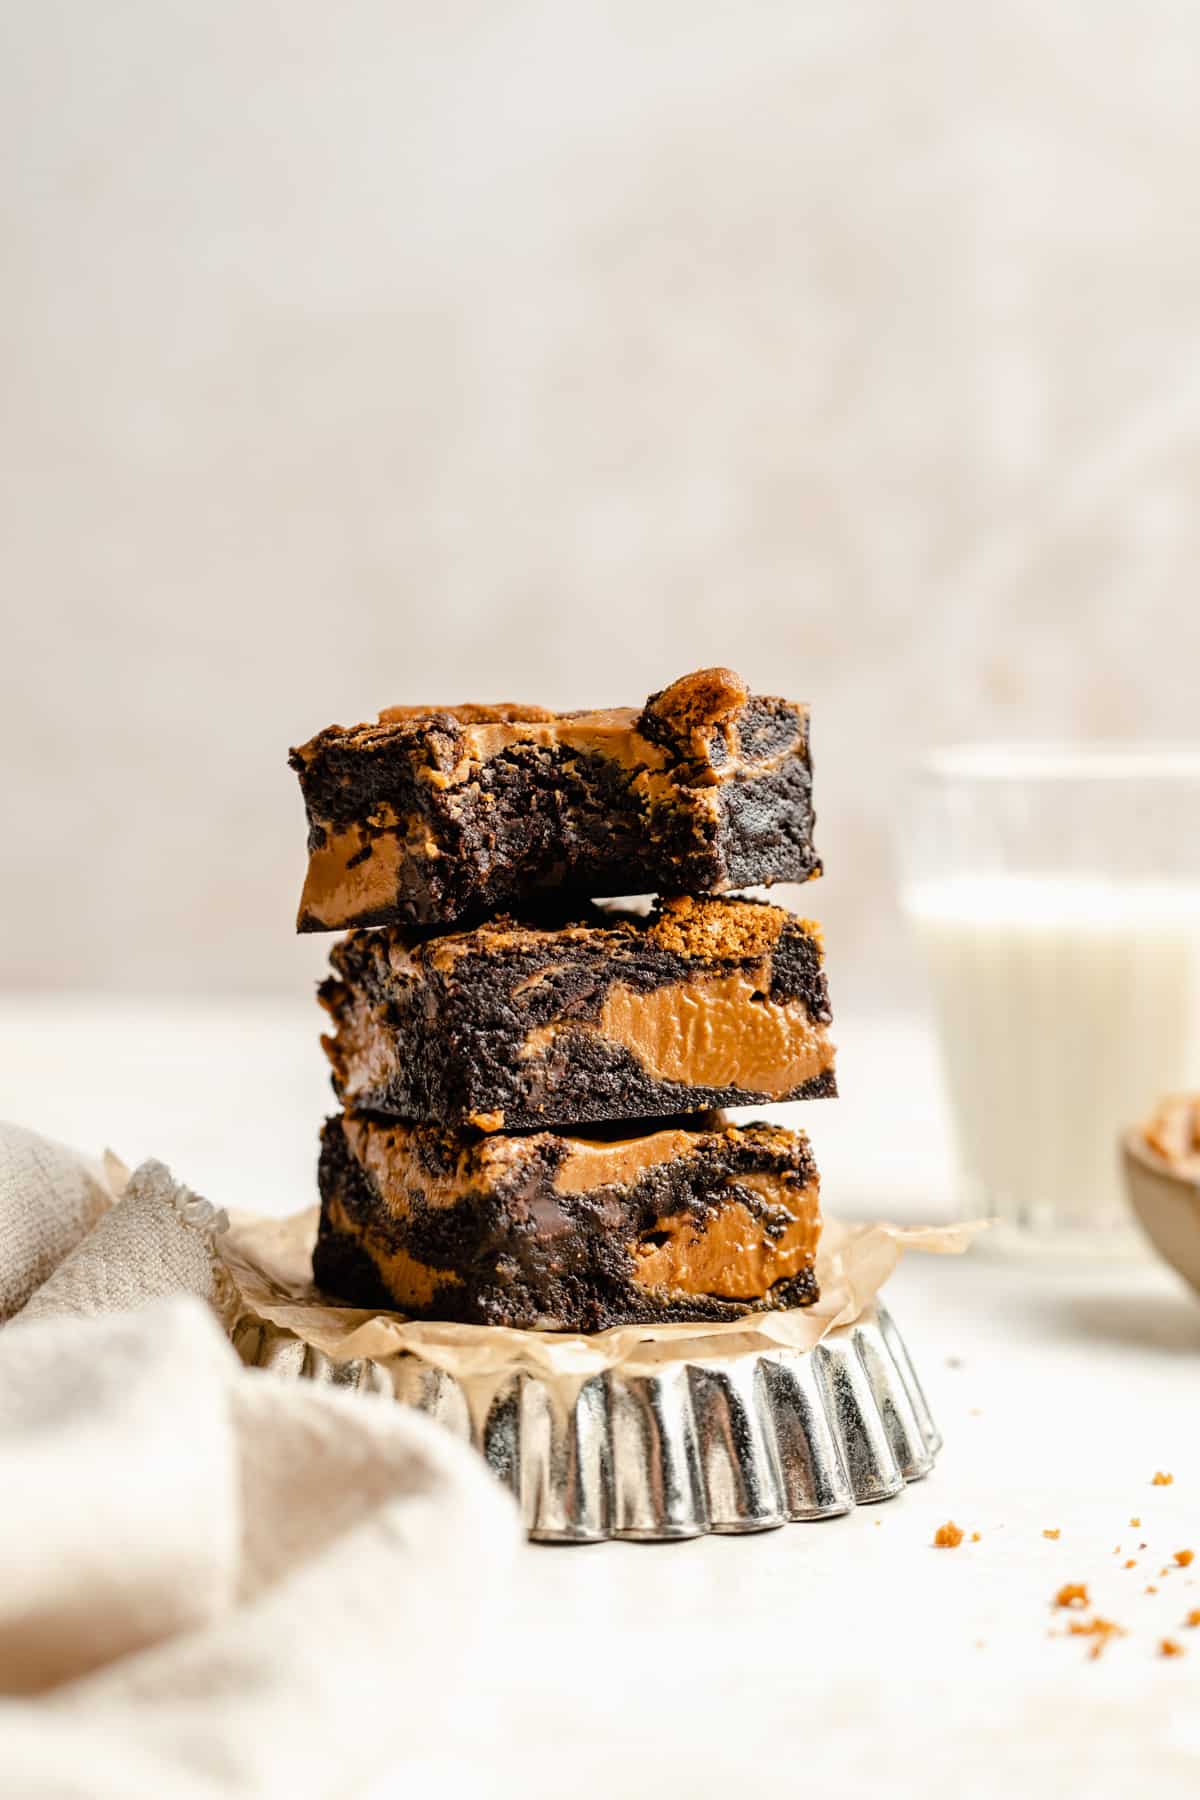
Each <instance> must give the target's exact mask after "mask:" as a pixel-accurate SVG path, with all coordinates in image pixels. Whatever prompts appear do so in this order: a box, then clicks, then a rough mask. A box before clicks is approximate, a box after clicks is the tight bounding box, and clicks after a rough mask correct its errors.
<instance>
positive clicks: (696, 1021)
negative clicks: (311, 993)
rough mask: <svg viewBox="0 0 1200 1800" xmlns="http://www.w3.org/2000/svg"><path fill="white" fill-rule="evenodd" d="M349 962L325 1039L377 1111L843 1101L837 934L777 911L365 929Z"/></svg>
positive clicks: (339, 1083) (498, 1123)
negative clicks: (824, 939) (830, 978)
mask: <svg viewBox="0 0 1200 1800" xmlns="http://www.w3.org/2000/svg"><path fill="white" fill-rule="evenodd" d="M331 960H332V963H333V966H334V969H335V970H336V975H335V976H333V977H331V978H330V979H329V980H327V981H326V982H325V983H324V984H323V986H322V988H321V990H320V997H321V1000H322V1003H323V1004H324V1006H325V1007H326V1008H327V1010H328V1012H329V1014H330V1017H331V1019H332V1021H333V1025H334V1030H333V1033H332V1035H330V1036H328V1037H326V1038H324V1039H323V1040H322V1041H323V1043H324V1045H325V1049H326V1051H327V1053H328V1055H329V1059H330V1062H331V1064H332V1069H333V1084H334V1090H335V1092H336V1093H337V1095H338V1098H339V1099H340V1100H341V1101H342V1102H343V1103H344V1104H349V1105H354V1106H357V1107H359V1108H361V1109H366V1110H370V1111H375V1112H381V1113H386V1114H389V1115H393V1116H395V1117H398V1118H408V1119H416V1120H424V1121H440V1122H442V1123H444V1124H447V1125H452V1126H458V1125H464V1124H474V1125H476V1126H478V1127H480V1128H481V1129H483V1130H491V1131H495V1130H501V1129H505V1130H514V1129H523V1128H529V1127H535V1126H538V1125H540V1124H542V1123H544V1122H545V1121H546V1120H547V1119H554V1120H566V1119H570V1120H573V1121H575V1122H577V1123H578V1122H584V1121H591V1120H602V1119H623V1118H625V1119H638V1118H654V1117H662V1116H664V1115H667V1114H671V1113H684V1112H700V1111H704V1110H706V1109H708V1108H712V1107H715V1106H753V1105H758V1104H761V1103H764V1102H771V1103H774V1102H778V1101H783V1100H798V1099H809V1098H814V1097H816V1096H819V1095H826V1094H833V1093H835V1092H836V1083H835V1076H834V1046H833V1044H832V1042H831V1041H830V1037H829V1032H828V1026H829V1023H830V1016H831V1015H830V1008H829V995H828V990H827V987H826V983H825V973H824V968H823V961H822V947H821V937H820V932H819V929H818V927H817V926H816V925H814V924H812V923H811V922H810V921H808V920H804V919H797V918H794V917H793V916H792V915H791V914H790V913H787V912H784V911H783V910H782V909H781V908H780V907H777V906H769V905H767V904H765V903H764V902H761V901H753V900H714V899H692V898H680V899H667V900H664V901H662V902H661V903H660V904H659V906H658V907H657V908H656V909H655V911H654V912H652V913H651V914H650V915H649V916H647V917H634V916H632V915H629V914H621V913H613V912H607V913H606V912H604V911H601V910H600V909H599V908H595V907H593V908H589V909H581V910H580V912H579V913H578V914H577V915H576V916H575V917H573V918H570V917H567V916H565V915H563V914H561V913H560V914H559V915H558V916H557V917H556V918H546V917H543V918H542V919H540V920H538V921H537V922H520V921H517V920H514V919H512V918H500V919H496V920H493V921H492V922H490V923H489V924H487V925H482V926H479V927H476V928H475V929H473V930H470V931H460V932H452V933H448V934H446V935H443V936H439V937H433V938H430V937H422V936H420V935H419V934H414V933H413V932H412V931H411V930H410V931H407V932H406V931H404V930H402V929H400V928H398V927H392V928H390V929H387V930H383V931H359V932H352V933H351V934H350V935H349V936H348V937H347V938H345V939H344V940H342V941H341V942H339V943H338V944H336V945H335V946H334V949H333V952H332V957H331Z"/></svg>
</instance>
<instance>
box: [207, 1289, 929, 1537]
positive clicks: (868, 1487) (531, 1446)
mask: <svg viewBox="0 0 1200 1800" xmlns="http://www.w3.org/2000/svg"><path fill="white" fill-rule="evenodd" d="M234 1343H235V1346H236V1347H237V1350H238V1352H239V1354H240V1355H241V1357H242V1360H243V1361H244V1362H247V1363H250V1364H252V1365H256V1366H259V1367H263V1368H269V1369H273V1370H276V1371H278V1372H281V1373H284V1374H289V1375H294V1376H298V1377H304V1378H307V1379H309V1380H313V1381H326V1382H330V1383H332V1384H334V1385H337V1386H342V1387H351V1388H361V1389H365V1390H367V1391H370V1392H375V1393H379V1394H393V1395H394V1396H395V1397H396V1399H398V1400H400V1401H402V1402H404V1403H406V1404H408V1405H410V1406H416V1407H418V1408H419V1409H420V1410H421V1411H422V1412H425V1413H428V1414H429V1415H430V1416H431V1417H432V1418H435V1419H438V1420H439V1421H441V1422H442V1423H443V1424H445V1425H447V1426H449V1427H450V1429H451V1430H453V1431H455V1432H456V1433H457V1434H458V1435H459V1436H460V1437H462V1438H465V1439H467V1440H468V1441H469V1442H471V1443H473V1444H474V1445H475V1446H476V1448H477V1449H478V1450H479V1451H480V1452H481V1453H482V1454H483V1456H484V1457H485V1458H486V1460H487V1462H488V1464H489V1466H490V1467H491V1468H492V1470H493V1471H494V1473H495V1474H496V1475H497V1476H499V1478H500V1479H501V1481H503V1482H504V1483H505V1485H506V1486H507V1487H509V1488H510V1489H511V1490H512V1492H513V1494H514V1495H515V1497H516V1499H517V1501H518V1504H519V1505H520V1508H521V1513H522V1516H523V1518H524V1522H525V1527H526V1530H527V1531H528V1533H529V1536H530V1537H531V1538H532V1539H534V1540H535V1541H536V1542H539V1543H555V1544H590V1543H598V1542H602V1541H604V1540H605V1539H610V1538H623V1539H632V1540H637V1541H642V1542H658V1541H662V1540H669V1539H676V1538H693V1537H699V1536H701V1535H702V1534H703V1533H705V1532H709V1531H712V1532H726V1533H736V1532H751V1531H770V1530H773V1529H775V1528H776V1527H778V1526H780V1525H786V1524H788V1523H790V1522H793V1521H797V1522H798V1521H802V1520H812V1519H829V1518H834V1517H836V1516H837V1515H839V1514H841V1513H847V1512H850V1511H851V1510H852V1509H853V1508H854V1507H855V1506H862V1505H867V1504H871V1503H873V1502H876V1501H880V1500H890V1499H892V1498H893V1497H894V1496H895V1495H896V1494H899V1493H900V1492H901V1491H902V1490H903V1488H904V1485H905V1483H906V1482H909V1481H918V1480H920V1478H921V1477H922V1476H923V1475H927V1474H928V1473H929V1471H930V1469H932V1467H933V1463H934V1458H935V1457H936V1455H937V1452H938V1451H939V1449H940V1448H941V1438H940V1436H939V1435H938V1432H937V1428H936V1427H935V1425H934V1423H933V1419H932V1417H931V1416H930V1412H929V1407H928V1405H927V1403H926V1400H925V1396H924V1394H923V1393H922V1391H921V1384H920V1382H919V1381H918V1379H917V1376H916V1373H915V1371H914V1369H913V1366H912V1362H911V1360H910V1358H909V1355H908V1351H907V1350H906V1348H905V1346H904V1342H903V1339H902V1338H901V1336H900V1333H899V1331H898V1330H897V1329H896V1326H895V1325H894V1323H893V1322H892V1319H891V1317H890V1315H889V1314H888V1313H887V1312H886V1311H885V1309H884V1308H883V1307H882V1306H880V1305H879V1304H878V1302H876V1303H875V1304H873V1305H871V1306H869V1307H868V1308H867V1310H866V1311H865V1312H864V1313H863V1314H862V1316H861V1317H860V1318H859V1319H858V1320H857V1321H856V1322H855V1323H854V1324H853V1325H845V1326H841V1327H838V1328H836V1329H835V1330H833V1331H831V1332H830V1333H829V1334H828V1335H827V1336H826V1337H825V1338H823V1339H822V1341H821V1342H820V1343H819V1344H817V1345H815V1346H814V1347H813V1348H812V1349H809V1350H793V1349H785V1348H772V1349H767V1350H763V1349H761V1348H756V1349H755V1350H753V1351H750V1352H747V1351H745V1350H744V1349H743V1350H734V1349H731V1350H730V1351H729V1352H728V1353H726V1354H721V1355H712V1356H705V1357H703V1358H688V1359H683V1358H673V1359H672V1358H664V1359H663V1360H662V1361H661V1363H660V1364H658V1365H657V1366H655V1367H653V1368H652V1369H651V1370H650V1371H649V1372H646V1371H645V1370H644V1369H639V1371H638V1372H637V1373H632V1372H630V1373H626V1372H625V1371H623V1370H621V1369H620V1368H615V1369H608V1370H605V1371H604V1372H603V1373H601V1374H596V1375H592V1376H589V1377H588V1378H587V1379H584V1380H581V1381H580V1382H579V1383H578V1385H577V1387H576V1388H575V1390H574V1392H573V1395H572V1396H571V1397H570V1398H564V1391H563V1386H562V1384H561V1383H558V1384H550V1383H547V1382H545V1381H543V1380H542V1379H541V1378H540V1377H539V1376H538V1375H537V1374H536V1373H532V1372H529V1371H526V1370H521V1371H512V1370H510V1371H506V1372H504V1373H503V1374H501V1375H499V1376H498V1377H496V1378H495V1379H494V1380H489V1381H486V1382H480V1381H478V1380H475V1381H472V1382H470V1383H468V1384H460V1383H459V1382H458V1381H457V1380H456V1379H455V1378H454V1377H453V1376H452V1375H449V1374H447V1373H446V1372H445V1371H443V1370H441V1369H438V1368H435V1367H434V1366H432V1365H431V1364H430V1363H427V1362H424V1361H422V1360H421V1359H420V1358H419V1357H417V1356H415V1355H412V1354H410V1353H408V1352H402V1353H400V1354H397V1355H394V1356H389V1357H387V1358H384V1359H380V1360H366V1359H360V1360H358V1361H347V1362H335V1361H333V1360H332V1359H331V1358H330V1357H328V1356H326V1355H325V1354H324V1353H323V1352H322V1351H319V1350H316V1349H314V1348H313V1347H312V1346H310V1345H306V1344H304V1343H302V1342H301V1341H300V1339H299V1338H297V1337H294V1336H293V1335H292V1334H291V1333H290V1332H288V1331H286V1330H283V1329H281V1328H280V1327H278V1326H275V1325H272V1324H268V1323H265V1322H264V1321H262V1320H260V1319H257V1318H255V1319H246V1320H244V1321H243V1322H242V1324H241V1325H239V1327H238V1328H237V1330H236V1331H235V1334H234Z"/></svg>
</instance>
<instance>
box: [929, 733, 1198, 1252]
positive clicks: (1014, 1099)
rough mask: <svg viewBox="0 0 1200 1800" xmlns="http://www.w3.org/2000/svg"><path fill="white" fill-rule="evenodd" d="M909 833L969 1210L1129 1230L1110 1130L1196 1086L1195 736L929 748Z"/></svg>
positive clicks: (1050, 1225) (1053, 1237) (1084, 1233)
mask: <svg viewBox="0 0 1200 1800" xmlns="http://www.w3.org/2000/svg"><path fill="white" fill-rule="evenodd" d="M899 847H900V857H901V883H902V900H903V905H904V910H905V912H906V913H907V915H908V917H909V919H910V921H911V923H912V926H913V928H914V930H915V933H916V936H917V938H918V940H919V942H920V945H921V948H922V951H923V953H924V960H925V964H926V967H927V971H928V975H929V980H930V985H931V988H932V998H933V1005H934V1013H935V1018H936V1021H937V1027H938V1034H939V1038H940V1044H941V1052H942V1059H943V1063H944V1067H945V1073H946V1079H947V1085H948V1088H949V1093H950V1099H951V1112H952V1117H953V1120H954V1125H955V1133H956V1137H957V1148H958V1160H959V1167H960V1171H961V1189H962V1191H961V1200H962V1204H963V1209H964V1211H965V1212H968V1213H975V1214H978V1213H981V1212H982V1213H989V1214H992V1215H994V1216H995V1217H997V1218H998V1219H999V1220H1000V1221H1001V1231H1000V1241H1002V1242H1007V1243H1009V1244H1012V1243H1013V1242H1014V1241H1015V1242H1017V1243H1019V1244H1021V1245H1032V1244H1035V1243H1036V1244H1041V1245H1044V1246H1047V1247H1055V1248H1063V1247H1069V1248H1072V1249H1075V1248H1081V1249H1089V1250H1095V1249H1111V1250H1113V1251H1124V1250H1126V1249H1132V1248H1134V1247H1135V1245H1136V1244H1137V1241H1138V1240H1137V1236H1136V1233H1135V1232H1134V1231H1133V1229H1132V1227H1131V1226H1130V1224H1129V1217H1128V1212H1127V1209H1126V1204H1125V1199H1124V1194H1123V1190H1122V1187H1121V1182H1120V1175H1119V1170H1118V1165H1117V1156H1116V1142H1117V1134H1118V1132H1119V1131H1120V1130H1121V1128H1122V1127H1124V1126H1126V1125H1128V1124H1131V1123H1133V1122H1134V1121H1135V1120H1136V1119H1137V1118H1138V1117H1139V1116H1141V1115H1142V1114H1144V1113H1145V1112H1146V1111H1147V1110H1148V1109H1149V1108H1150V1107H1151V1106H1152V1105H1153V1104H1154V1102H1155V1101H1156V1100H1158V1099H1160V1098H1161V1097H1162V1095H1163V1094H1165V1093H1168V1092H1170V1091H1172V1090H1178V1089H1180V1088H1186V1087H1188V1086H1189V1085H1190V1086H1194V1087H1200V746H1189V747H1178V748H1176V747H1166V746H1163V747H1150V746H1146V747H1117V746H1112V747H1109V746H1102V745H1090V746H1085V747H1078V748H1073V747H1068V746H1065V745H1064V746H1052V745H1046V746H1033V745H1028V746H1018V745H1002V744H979V745H972V746H967V747H963V748H958V749H949V750H943V751H939V752H936V753H934V754H932V755H930V756H927V757H926V758H924V759H923V761H922V762H921V763H920V764H919V765H918V766H917V768H916V770H915V773H914V778H913V781H912V784H911V787H910V790H909V794H908V799H907V804H906V806H905V807H904V809H903V816H902V818H901V820H900V821H899ZM989 1236H991V1234H989Z"/></svg>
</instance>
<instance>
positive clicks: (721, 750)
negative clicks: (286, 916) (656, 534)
mask: <svg viewBox="0 0 1200 1800" xmlns="http://www.w3.org/2000/svg"><path fill="white" fill-rule="evenodd" d="M289 760H290V762H291V766H292V767H293V768H294V769H295V770H296V771H297V773H298V775H299V777H300V785H301V789H302V791H303V795H304V803H305V808H306V811H307V815H308V825H309V834H308V849H309V865H308V874H307V877H306V880H305V884H304V892H303V895H302V898H301V902H300V914H299V919H298V922H297V923H298V929H299V930H301V931H329V930H338V929H341V928H343V927H347V926H355V925H379V924H388V923H399V924H426V925H437V924H442V925H451V924H457V923H460V922H464V921H469V920H473V919H479V918H482V917H484V916H485V915H486V914H487V913H489V912H494V911H496V910H498V909H502V908H505V907H512V906H514V905H518V904H522V903H524V902H526V901H527V900H528V899H529V898H530V897H531V896H533V895H536V894H539V893H552V892H555V891H561V892H564V893H570V894H580V895H588V896H596V895H605V894H633V893H649V892H677V893H678V892H689V893H710V892H711V893H726V892H729V891H731V890H732V889H735V888H739V887H746V886H751V885H760V884H769V883H772V882H776V881H807V880H808V879H810V878H811V877H812V876H814V875H818V874H819V873H820V862H819V860H818V858H817V855H816V851H815V850H814V848H813V842H812V827H813V808H812V767H811V762H810V757H809V746H808V710H807V708H806V707H804V706H802V705H800V704H798V703H797V702H795V701H790V700H780V699H774V698H763V697H758V696H753V695H751V694H750V693H749V692H748V690H747V688H746V685H745V683H744V682H743V681H742V680H741V679H740V677H738V676H737V675H734V674H733V673H732V672H731V671H729V670H727V669H707V670H701V671H699V672H697V673H696V674H693V675H688V676H684V677H683V678H682V679H681V680H679V681H677V682H675V683H674V684H673V685H672V686H671V687H669V688H665V689H663V690H662V692H661V693H658V694H654V695H652V696H651V697H650V699H649V700H648V701H647V702H646V705H645V706H644V707H643V708H642V709H641V711H640V712H638V711H637V710H636V709H634V708H620V709H616V710H612V711H605V712H580V713H552V712H548V711H546V709H544V708H541V707H530V706H515V705H507V706H458V707H446V708H442V709H436V708H430V709H426V710H419V709H416V708H412V707H393V708H390V709H388V710H385V711H384V712H382V713H381V714H380V715H379V719H378V721H377V722H376V723H375V724H370V725H355V726H350V727H343V726H340V725H331V726H329V727H328V728H327V729H326V730H324V731H322V732H320V733H318V735H317V736H316V737H315V738H313V739H312V740H311V741H310V742H309V743H307V744H304V745H301V746H300V747H299V748H297V749H294V750H293V751H292V752H291V754H290V758H289Z"/></svg>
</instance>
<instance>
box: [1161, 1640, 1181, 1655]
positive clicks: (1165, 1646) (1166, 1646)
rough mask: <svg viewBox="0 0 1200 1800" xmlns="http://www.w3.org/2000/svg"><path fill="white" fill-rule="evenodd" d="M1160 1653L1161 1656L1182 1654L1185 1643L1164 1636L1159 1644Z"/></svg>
mask: <svg viewBox="0 0 1200 1800" xmlns="http://www.w3.org/2000/svg"><path fill="white" fill-rule="evenodd" d="M1158 1654H1159V1655H1160V1656H1182V1655H1183V1645H1182V1644H1177V1643H1176V1642H1175V1639H1174V1638H1164V1639H1163V1641H1162V1643H1161V1644H1160V1645H1159V1646H1158Z"/></svg>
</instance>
